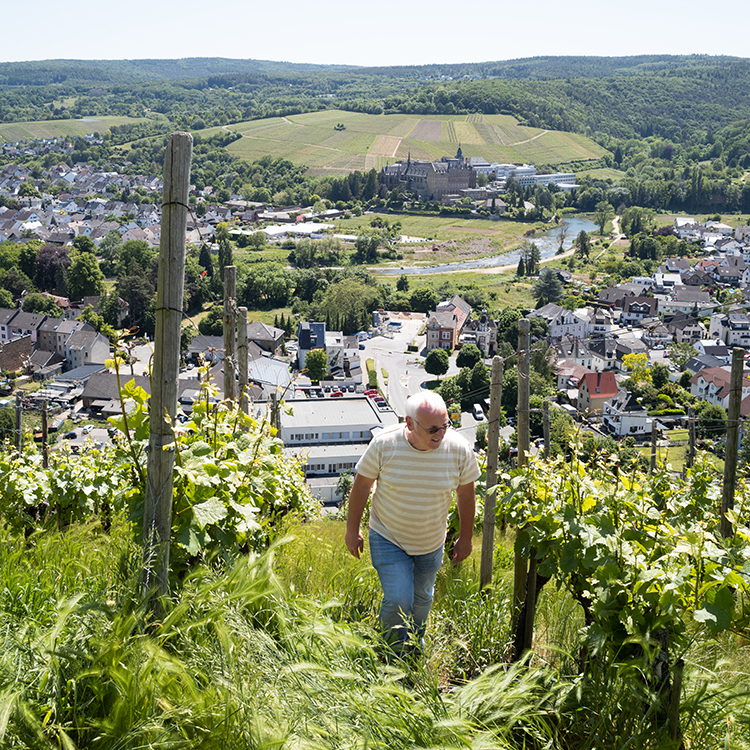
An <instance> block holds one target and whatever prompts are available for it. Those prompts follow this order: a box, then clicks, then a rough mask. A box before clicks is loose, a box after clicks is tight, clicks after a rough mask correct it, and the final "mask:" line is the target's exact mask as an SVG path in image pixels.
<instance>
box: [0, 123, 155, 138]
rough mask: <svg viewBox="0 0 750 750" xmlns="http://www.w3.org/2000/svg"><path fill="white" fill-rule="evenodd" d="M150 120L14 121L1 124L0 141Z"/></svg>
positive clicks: (81, 133)
mask: <svg viewBox="0 0 750 750" xmlns="http://www.w3.org/2000/svg"><path fill="white" fill-rule="evenodd" d="M141 122H148V120H147V119H146V118H143V117H140V118H133V117H96V118H86V119H83V120H41V121H39V122H13V123H3V124H2V125H0V142H4V143H8V142H9V143H15V142H16V141H22V140H33V139H40V138H59V137H61V136H70V137H71V138H76V137H83V136H84V135H86V134H87V133H96V132H99V133H104V132H106V131H107V130H108V129H109V128H110V127H112V126H113V125H124V124H125V123H127V124H137V123H141Z"/></svg>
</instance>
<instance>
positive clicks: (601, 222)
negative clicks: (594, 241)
mask: <svg viewBox="0 0 750 750" xmlns="http://www.w3.org/2000/svg"><path fill="white" fill-rule="evenodd" d="M614 218H615V209H614V208H612V205H611V204H610V203H607V201H599V202H598V203H597V204H596V208H595V209H594V221H595V222H596V225H597V226H598V227H599V234H604V227H605V226H606V225H607V222H608V221H611V220H612V219H614Z"/></svg>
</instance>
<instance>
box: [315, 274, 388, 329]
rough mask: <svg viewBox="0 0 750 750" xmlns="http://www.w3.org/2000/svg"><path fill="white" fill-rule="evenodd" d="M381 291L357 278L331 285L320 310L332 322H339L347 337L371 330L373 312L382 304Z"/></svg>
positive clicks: (337, 326) (338, 325)
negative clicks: (367, 329)
mask: <svg viewBox="0 0 750 750" xmlns="http://www.w3.org/2000/svg"><path fill="white" fill-rule="evenodd" d="M380 300H381V297H380V291H379V290H378V289H377V288H375V287H373V286H370V285H368V284H365V283H363V282H362V281H360V280H359V279H357V278H351V277H350V278H347V279H343V280H341V281H339V282H337V283H336V284H331V286H329V287H328V289H327V290H326V291H325V293H324V295H323V299H322V300H321V303H320V309H321V311H322V313H323V315H324V316H325V317H326V318H328V319H329V320H331V321H338V324H337V325H336V326H335V327H336V328H339V327H340V328H341V331H342V332H343V333H344V334H345V335H347V336H348V335H351V334H353V333H356V332H357V331H361V330H362V329H366V328H369V326H370V321H371V319H372V311H373V310H374V309H375V308H376V307H378V305H379V304H380Z"/></svg>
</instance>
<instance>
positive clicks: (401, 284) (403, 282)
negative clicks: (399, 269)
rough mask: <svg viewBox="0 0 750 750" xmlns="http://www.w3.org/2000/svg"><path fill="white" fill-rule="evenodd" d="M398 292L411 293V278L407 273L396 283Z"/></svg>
mask: <svg viewBox="0 0 750 750" xmlns="http://www.w3.org/2000/svg"><path fill="white" fill-rule="evenodd" d="M396 290H397V291H399V292H408V291H409V277H408V276H407V275H406V274H405V273H402V274H401V276H399V277H398V281H397V282H396Z"/></svg>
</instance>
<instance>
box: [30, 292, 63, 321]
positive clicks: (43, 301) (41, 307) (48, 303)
mask: <svg viewBox="0 0 750 750" xmlns="http://www.w3.org/2000/svg"><path fill="white" fill-rule="evenodd" d="M23 311H24V312H28V313H37V314H38V315H51V316H52V317H53V318H61V317H62V314H63V311H62V308H61V307H60V305H58V304H57V302H55V300H54V298H53V297H47V296H46V295H44V294H40V293H39V292H32V293H31V294H27V295H26V296H25V297H24V298H23Z"/></svg>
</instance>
